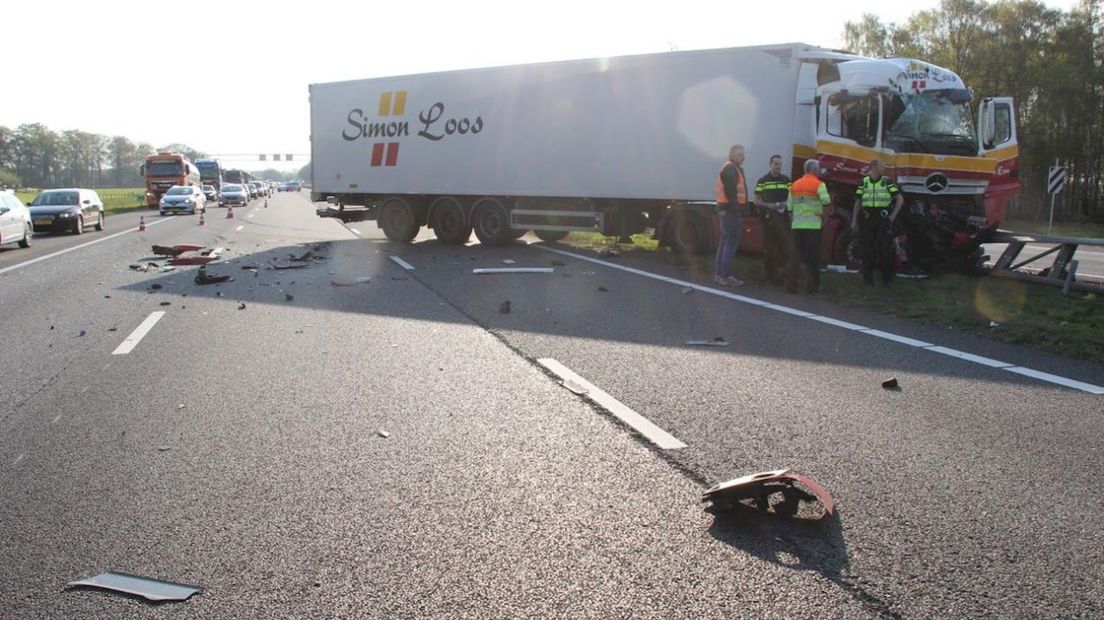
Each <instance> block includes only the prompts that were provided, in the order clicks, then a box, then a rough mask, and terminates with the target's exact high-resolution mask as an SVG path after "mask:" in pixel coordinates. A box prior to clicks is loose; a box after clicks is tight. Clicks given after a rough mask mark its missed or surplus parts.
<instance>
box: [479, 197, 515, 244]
mask: <svg viewBox="0 0 1104 620" xmlns="http://www.w3.org/2000/svg"><path fill="white" fill-rule="evenodd" d="M472 228H473V229H474V230H475V236H476V237H478V238H479V242H480V243H483V244H485V245H502V244H503V243H506V242H507V241H509V240H510V239H511V235H512V233H513V231H512V230H511V229H510V213H509V212H508V211H507V210H506V207H504V206H503V205H502V203H501V202H499V201H497V200H495V199H493V198H484V199H483V200H480V201H479V202H478V203H477V204H476V205H475V209H474V210H473V211H472Z"/></svg>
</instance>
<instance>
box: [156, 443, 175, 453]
mask: <svg viewBox="0 0 1104 620" xmlns="http://www.w3.org/2000/svg"><path fill="white" fill-rule="evenodd" d="M169 450H172V446H166V445H160V446H157V451H158V452H168V451H169Z"/></svg>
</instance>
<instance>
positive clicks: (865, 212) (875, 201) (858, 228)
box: [851, 159, 905, 286]
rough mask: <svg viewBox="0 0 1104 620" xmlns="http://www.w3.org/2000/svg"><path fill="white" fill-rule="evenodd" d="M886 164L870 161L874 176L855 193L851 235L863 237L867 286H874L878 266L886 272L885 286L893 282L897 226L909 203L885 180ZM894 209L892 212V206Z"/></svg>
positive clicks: (865, 180)
mask: <svg viewBox="0 0 1104 620" xmlns="http://www.w3.org/2000/svg"><path fill="white" fill-rule="evenodd" d="M883 172H884V170H883V168H882V162H881V161H879V160H877V159H875V160H873V161H871V162H870V175H869V176H866V177H863V181H862V185H861V186H859V188H858V189H857V190H856V191H855V209H854V215H853V216H852V218H851V232H853V233H858V235H859V256H860V257H861V258H862V276H863V283H864V284H866V285H867V286H873V285H874V267H875V266H877V268H878V270H879V271H881V272H882V286H889V283H890V282H892V281H893V223H894V222H895V221H897V216H898V215H899V214H900V212H901V205H903V204H904V203H905V198H904V196H902V195H901V190H900V189H898V188H897V185H896V184H894V183H893V182H891V181H890V180H889V179H887V178H885V176H884V174H883ZM891 206H892V207H893V210H892V211H890V207H891Z"/></svg>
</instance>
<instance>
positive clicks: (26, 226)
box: [0, 191, 34, 248]
mask: <svg viewBox="0 0 1104 620" xmlns="http://www.w3.org/2000/svg"><path fill="white" fill-rule="evenodd" d="M32 235H34V228H33V227H32V226H31V212H30V211H28V210H27V207H25V206H24V205H23V201H21V200H19V199H18V198H16V197H15V194H13V193H11V192H3V191H0V245H3V244H5V243H18V244H19V247H21V248H29V247H31V236H32Z"/></svg>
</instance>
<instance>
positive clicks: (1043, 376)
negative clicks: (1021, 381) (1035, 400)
mask: <svg viewBox="0 0 1104 620" xmlns="http://www.w3.org/2000/svg"><path fill="white" fill-rule="evenodd" d="M1003 370H1007V371H1008V372H1014V373H1016V374H1017V375H1023V376H1025V377H1031V378H1032V379H1038V380H1040V381H1048V382H1050V383H1056V384H1058V385H1063V386H1065V387H1069V388H1073V389H1075V390H1081V391H1082V392H1088V393H1090V394H1104V387H1100V386H1099V385H1093V384H1091V383H1083V382H1081V381H1075V380H1073V379H1067V378H1065V377H1059V376H1058V375H1052V374H1050V373H1049V372H1040V371H1038V370H1032V369H1030V368H1024V367H1023V366H1012V367H1010V368H1005V369H1003Z"/></svg>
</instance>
